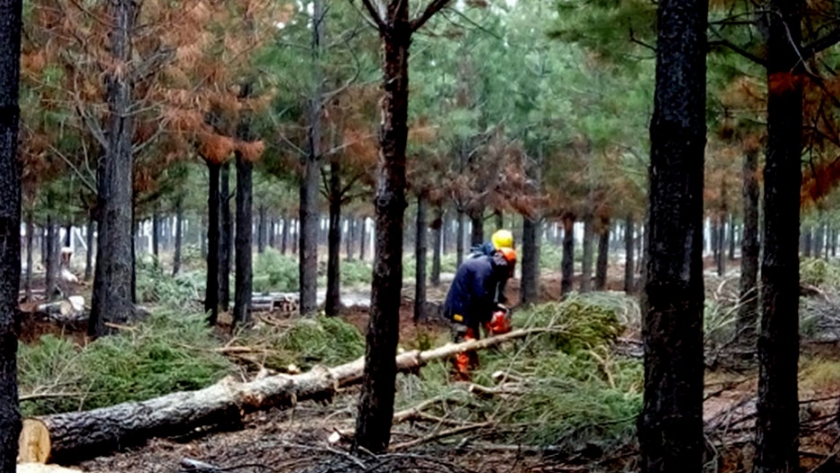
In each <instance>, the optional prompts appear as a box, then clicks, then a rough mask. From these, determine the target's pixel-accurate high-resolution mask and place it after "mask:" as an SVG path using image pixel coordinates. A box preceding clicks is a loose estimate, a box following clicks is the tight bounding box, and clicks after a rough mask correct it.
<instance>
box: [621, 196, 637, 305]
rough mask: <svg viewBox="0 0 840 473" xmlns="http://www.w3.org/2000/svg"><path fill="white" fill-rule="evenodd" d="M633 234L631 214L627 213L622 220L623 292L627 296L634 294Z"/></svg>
mask: <svg viewBox="0 0 840 473" xmlns="http://www.w3.org/2000/svg"><path fill="white" fill-rule="evenodd" d="M635 234H636V223H635V222H634V220H633V214H631V213H628V214H627V217H625V219H624V292H626V293H627V294H633V293H634V292H636V284H635V271H634V270H633V265H634V263H635V255H634V254H633V250H634V249H635V248H636V245H635V244H634V243H635V242H634V241H633V238H634V237H635Z"/></svg>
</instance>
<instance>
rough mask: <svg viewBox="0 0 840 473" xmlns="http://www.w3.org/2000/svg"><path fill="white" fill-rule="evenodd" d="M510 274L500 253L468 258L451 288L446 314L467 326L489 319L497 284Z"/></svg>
mask: <svg viewBox="0 0 840 473" xmlns="http://www.w3.org/2000/svg"><path fill="white" fill-rule="evenodd" d="M509 274H510V271H509V269H508V265H507V262H506V261H505V260H504V258H503V257H501V255H497V256H494V257H491V256H484V255H482V256H479V257H476V258H469V259H467V260H465V261H464V263H463V264H461V266H460V267H459V268H458V271H457V272H456V273H455V279H454V280H453V281H452V285H451V286H450V287H449V293H448V294H447V295H446V303H445V304H444V306H443V316H444V317H445V318H446V319H448V320H451V321H455V322H458V323H462V324H465V325H475V324H479V323H483V322H487V321H489V320H490V317H491V316H492V315H493V310H494V309H495V308H496V303H497V300H496V292H497V290H498V286H499V284H500V283H501V282H502V281H504V280H505V279H507V277H508V275H509ZM455 315H461V316H463V317H464V319H465V320H462V321H458V320H454V316H455Z"/></svg>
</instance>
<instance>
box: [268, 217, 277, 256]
mask: <svg viewBox="0 0 840 473" xmlns="http://www.w3.org/2000/svg"><path fill="white" fill-rule="evenodd" d="M268 220H269V224H268V247H269V248H277V242H276V240H277V219H275V218H274V217H271V218H269V219H268Z"/></svg>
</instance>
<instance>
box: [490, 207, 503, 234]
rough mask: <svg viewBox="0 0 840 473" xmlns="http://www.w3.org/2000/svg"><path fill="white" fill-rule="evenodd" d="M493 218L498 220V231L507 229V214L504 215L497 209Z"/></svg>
mask: <svg viewBox="0 0 840 473" xmlns="http://www.w3.org/2000/svg"><path fill="white" fill-rule="evenodd" d="M493 216H494V217H495V219H496V230H501V229H503V228H505V214H504V213H502V211H501V210H499V209H496V210H495V211H494V212H493Z"/></svg>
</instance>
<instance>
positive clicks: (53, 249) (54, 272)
mask: <svg viewBox="0 0 840 473" xmlns="http://www.w3.org/2000/svg"><path fill="white" fill-rule="evenodd" d="M59 246H60V245H59V237H58V227H57V226H56V224H55V222H54V219H53V216H52V214H49V215H47V267H46V272H47V274H46V282H45V284H44V285H45V287H46V299H47V300H48V301H51V300H53V298H54V297H55V290H56V289H57V288H58V272H59V269H58V266H59V265H58V252H59V248H58V247H59Z"/></svg>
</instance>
